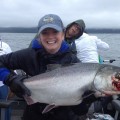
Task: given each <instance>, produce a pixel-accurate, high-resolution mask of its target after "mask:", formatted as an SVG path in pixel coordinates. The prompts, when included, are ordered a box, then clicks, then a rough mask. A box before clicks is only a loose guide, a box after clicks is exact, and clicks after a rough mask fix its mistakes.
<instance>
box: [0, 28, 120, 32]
mask: <svg viewBox="0 0 120 120" xmlns="http://www.w3.org/2000/svg"><path fill="white" fill-rule="evenodd" d="M86 32H87V33H120V29H112V28H89V29H86ZM0 33H37V27H31V28H22V27H7V28H4V27H0Z"/></svg>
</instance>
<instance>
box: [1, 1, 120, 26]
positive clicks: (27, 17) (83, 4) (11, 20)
mask: <svg viewBox="0 0 120 120" xmlns="http://www.w3.org/2000/svg"><path fill="white" fill-rule="evenodd" d="M49 13H52V14H57V15H59V16H60V17H61V19H62V20H63V22H64V25H67V24H68V23H70V22H72V21H74V20H77V19H83V20H84V21H85V23H86V27H87V28H91V27H94V28H96V27H99V28H101V27H105V28H120V0H0V27H35V26H37V24H38V21H39V19H40V18H41V17H42V16H44V15H45V14H49Z"/></svg>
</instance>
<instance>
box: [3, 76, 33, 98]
mask: <svg viewBox="0 0 120 120" xmlns="http://www.w3.org/2000/svg"><path fill="white" fill-rule="evenodd" d="M26 78H27V76H22V75H13V74H11V75H9V77H8V78H7V79H6V80H5V81H4V84H6V85H7V86H9V87H10V89H11V91H12V92H13V93H15V94H16V96H18V97H23V95H27V96H30V95H31V92H30V90H29V89H28V88H27V87H26V86H25V85H24V84H23V80H24V79H26Z"/></svg>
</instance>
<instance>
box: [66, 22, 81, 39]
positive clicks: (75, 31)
mask: <svg viewBox="0 0 120 120" xmlns="http://www.w3.org/2000/svg"><path fill="white" fill-rule="evenodd" d="M79 32H80V26H79V25H78V24H76V23H75V24H73V25H72V26H71V27H70V28H69V29H68V30H67V34H68V36H69V37H74V36H76V35H78V33H79Z"/></svg>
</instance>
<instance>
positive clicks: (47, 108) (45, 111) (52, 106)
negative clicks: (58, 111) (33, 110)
mask: <svg viewBox="0 0 120 120" xmlns="http://www.w3.org/2000/svg"><path fill="white" fill-rule="evenodd" d="M56 107H58V106H55V104H50V105H47V106H46V107H45V108H44V110H43V111H42V114H44V113H47V112H49V111H50V110H52V109H53V108H56Z"/></svg>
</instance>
